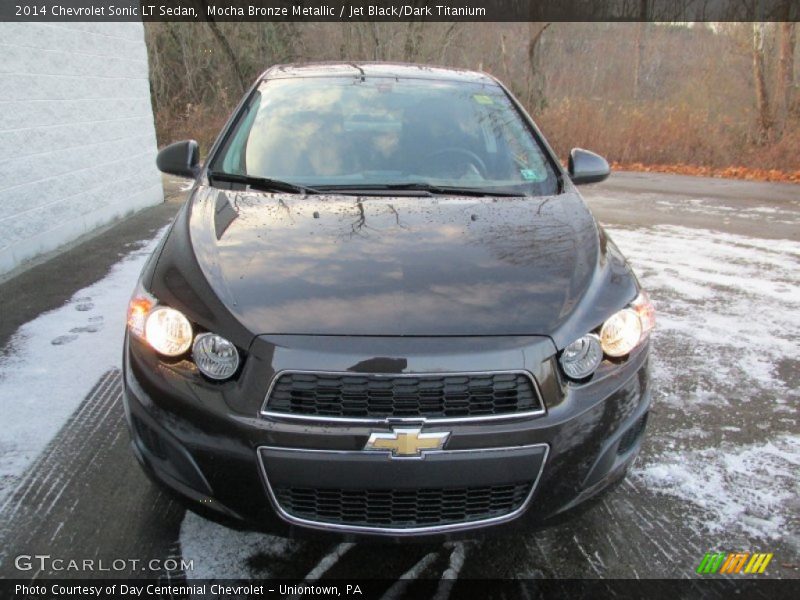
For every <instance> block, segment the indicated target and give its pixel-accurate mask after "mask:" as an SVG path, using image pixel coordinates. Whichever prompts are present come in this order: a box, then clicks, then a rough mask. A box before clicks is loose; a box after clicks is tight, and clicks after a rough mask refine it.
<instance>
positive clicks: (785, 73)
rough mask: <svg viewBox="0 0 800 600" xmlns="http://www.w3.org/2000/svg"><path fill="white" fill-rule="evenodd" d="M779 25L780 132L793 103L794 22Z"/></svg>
mask: <svg viewBox="0 0 800 600" xmlns="http://www.w3.org/2000/svg"><path fill="white" fill-rule="evenodd" d="M780 27H781V41H780V47H781V49H780V55H779V58H778V126H779V127H780V130H781V132H782V131H783V129H784V127H785V126H786V119H787V118H788V116H789V112H790V111H791V110H792V107H793V104H794V94H795V83H794V49H795V24H794V23H789V22H784V23H781V24H780Z"/></svg>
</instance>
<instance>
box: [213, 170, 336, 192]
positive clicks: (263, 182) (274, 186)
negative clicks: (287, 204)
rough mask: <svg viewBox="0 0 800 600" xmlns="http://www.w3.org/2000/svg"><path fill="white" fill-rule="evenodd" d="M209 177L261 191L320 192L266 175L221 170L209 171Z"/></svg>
mask: <svg viewBox="0 0 800 600" xmlns="http://www.w3.org/2000/svg"><path fill="white" fill-rule="evenodd" d="M208 175H209V177H211V180H212V181H215V180H216V181H227V182H229V183H241V184H244V185H247V186H250V187H251V188H253V189H255V190H261V191H262V192H287V193H289V194H320V193H321V192H320V191H319V190H317V189H314V188H311V187H306V186H304V185H297V184H296V183H289V182H288V181H281V180H279V179H269V178H267V177H253V176H252V175H237V174H235V173H224V172H222V171H210V172H209V174H208Z"/></svg>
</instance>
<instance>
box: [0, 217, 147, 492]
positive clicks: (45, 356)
mask: <svg viewBox="0 0 800 600" xmlns="http://www.w3.org/2000/svg"><path fill="white" fill-rule="evenodd" d="M162 233H163V232H162ZM160 237H161V233H160V234H159V235H158V236H157V237H156V238H155V239H153V240H149V241H143V242H140V243H137V244H135V245H134V246H135V248H134V249H133V250H132V251H131V252H130V253H129V254H128V255H127V256H125V257H124V258H123V259H122V260H120V261H119V262H118V263H117V264H116V265H115V266H114V267H113V268H112V269H111V270H110V272H109V273H108V275H107V276H106V277H104V278H103V279H102V280H100V281H98V282H97V283H95V284H93V285H91V286H89V287H87V288H84V289H82V290H80V291H79V292H77V293H76V294H75V295H74V296H73V297H72V298H70V299H69V300H68V301H67V302H66V304H64V306H62V307H60V308H57V309H55V310H52V311H50V312H47V313H44V314H42V315H39V316H38V317H37V318H36V319H34V320H33V321H30V322H29V323H26V324H25V325H23V326H22V327H20V329H19V330H18V331H17V332H16V333H15V334H14V336H13V337H12V338H11V340H10V341H9V345H8V346H7V347H6V349H5V352H4V353H3V354H2V355H0V412H1V413H2V415H3V427H0V504H1V503H2V501H3V499H4V498H5V497H6V496H7V495H8V493H9V492H10V491H11V490H12V489H13V488H14V486H15V485H16V482H17V481H18V480H19V478H20V476H21V475H22V474H23V473H24V472H25V469H26V468H27V467H28V466H29V465H30V464H31V463H32V462H33V460H34V459H35V458H36V457H37V456H38V455H39V454H40V453H41V452H42V450H43V449H44V447H45V446H46V445H47V443H48V442H49V441H50V440H51V439H52V438H53V437H54V436H55V435H56V433H58V430H59V429H60V428H61V426H62V425H63V424H64V423H65V422H66V421H67V419H68V418H69V416H70V415H71V414H72V413H73V412H74V411H75V409H76V408H77V407H78V405H79V404H80V403H81V401H82V400H83V399H84V398H85V397H86V395H87V394H88V393H89V392H90V391H91V389H92V387H93V386H94V385H95V383H97V381H98V380H99V379H100V377H101V376H102V375H103V374H104V373H105V372H107V371H108V370H109V369H112V368H118V367H120V362H121V359H122V340H123V336H124V333H125V319H126V310H127V305H128V300H129V299H130V295H131V293H132V291H133V286H134V284H135V283H136V280H137V278H138V276H139V272H140V271H141V269H142V267H143V266H144V262H145V260H146V258H147V256H149V255H150V253H151V252H152V251H153V249H154V248H155V245H156V243H157V240H158V239H160Z"/></svg>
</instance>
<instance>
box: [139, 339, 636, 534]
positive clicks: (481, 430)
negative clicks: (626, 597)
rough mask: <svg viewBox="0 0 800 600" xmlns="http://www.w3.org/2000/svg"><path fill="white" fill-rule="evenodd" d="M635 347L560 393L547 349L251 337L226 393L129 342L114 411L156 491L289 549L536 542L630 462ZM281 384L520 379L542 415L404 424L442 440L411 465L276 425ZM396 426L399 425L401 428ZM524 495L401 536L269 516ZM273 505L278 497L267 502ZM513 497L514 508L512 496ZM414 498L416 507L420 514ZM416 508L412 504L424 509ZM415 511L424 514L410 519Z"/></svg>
mask: <svg viewBox="0 0 800 600" xmlns="http://www.w3.org/2000/svg"><path fill="white" fill-rule="evenodd" d="M647 356H648V346H647V344H645V345H644V346H643V347H641V348H639V349H638V350H637V351H636V352H635V353H634V354H632V355H631V356H629V357H628V358H627V359H626V360H625V361H622V362H621V363H619V364H613V365H612V364H604V365H603V366H602V367H601V368H600V369H599V370H598V372H597V373H596V374H595V376H594V378H593V379H592V381H590V382H589V383H585V384H582V385H574V384H567V383H566V382H565V381H563V380H562V378H561V377H560V375H559V372H558V369H557V364H556V359H555V348H554V346H553V344H552V342H551V341H550V340H549V338H544V337H535V336H525V337H497V338H493V337H481V338H359V337H335V336H334V337H323V338H319V337H313V336H261V337H259V338H257V339H256V341H255V342H254V343H253V345H252V347H251V348H250V349H249V352H248V356H247V357H246V359H245V361H244V366H243V369H242V371H241V373H240V374H239V376H238V377H237V378H236V380H233V381H229V382H224V383H216V382H210V381H208V380H206V379H204V378H203V377H202V376H201V375H200V374H199V373H198V372H197V370H196V368H195V367H194V365H193V364H192V363H191V362H189V361H177V362H173V363H167V362H164V361H163V360H161V359H159V358H158V357H156V356H155V355H154V354H153V352H152V351H150V349H149V348H148V347H146V346H145V345H143V344H142V343H140V342H139V341H138V340H135V339H128V340H126V344H125V356H124V386H125V407H126V414H127V417H128V422H129V424H130V426H131V432H132V438H133V446H134V451H135V453H136V455H137V457H138V458H139V460H140V462H141V463H142V464H143V466H144V467H145V469H146V470H147V471H148V473H150V475H151V476H153V477H154V478H155V479H156V480H158V481H159V482H161V483H162V484H165V485H166V486H168V487H169V488H171V489H173V490H175V491H177V492H179V493H180V494H181V495H182V496H184V497H187V498H189V499H190V500H192V501H193V502H195V503H196V505H197V506H198V507H200V508H202V509H205V511H206V512H207V513H208V512H209V511H210V512H212V513H216V514H218V515H220V516H224V517H227V518H232V519H235V520H237V521H241V522H243V525H244V526H246V527H250V528H255V529H261V530H265V531H269V532H272V533H277V534H279V535H286V536H294V535H300V534H302V533H303V532H305V531H309V530H316V531H317V532H330V533H334V534H337V535H339V536H341V535H345V536H346V537H353V538H356V537H384V538H385V537H394V538H403V537H409V536H413V537H414V538H430V539H440V538H442V537H453V536H457V537H461V536H463V535H464V532H466V534H467V535H470V536H474V535H476V534H477V533H478V530H483V529H486V528H488V527H489V526H492V529H493V530H501V529H502V528H504V527H511V526H512V523H513V527H514V528H518V527H519V526H524V527H538V526H543V525H546V524H547V523H548V521H550V520H552V519H554V518H555V517H557V516H560V515H562V514H563V513H565V512H566V511H568V510H570V509H572V508H574V507H576V506H577V505H579V504H581V503H583V502H584V501H585V500H587V499H589V498H591V497H592V496H595V495H597V494H598V493H600V492H601V491H603V490H604V489H606V488H607V487H608V486H609V485H610V484H611V483H613V482H615V481H616V480H618V479H619V478H620V477H621V476H622V475H623V474H624V472H625V470H626V469H627V466H628V465H629V464H630V462H631V461H632V460H633V458H634V457H635V455H636V454H637V452H638V450H639V447H640V444H641V434H642V430H643V428H644V420H645V419H646V414H647V411H648V409H649V403H650V393H649V379H648V371H647ZM286 370H307V371H325V372H330V371H334V372H350V373H352V372H358V373H452V372H499V371H509V370H516V371H524V372H527V373H529V374H530V375H531V376H532V377H533V379H534V381H535V382H536V384H537V388H538V392H539V394H540V395H541V398H542V400H543V402H544V405H545V411H544V414H536V415H532V416H531V415H528V416H522V417H516V416H511V417H505V418H500V419H481V418H475V419H466V420H460V421H456V422H435V421H431V422H423V421H422V420H419V419H417V420H412V421H414V424H415V425H416V426H418V427H419V428H420V429H421V430H422V431H424V432H448V433H449V437H448V439H447V444H446V446H445V447H444V448H443V449H442V450H439V451H436V452H430V453H427V454H425V455H424V458H417V459H405V458H404V459H391V458H389V456H388V455H387V454H381V453H374V452H365V451H364V446H365V444H366V442H367V440H368V439H369V437H370V435H371V434H372V433H375V432H392V431H393V428H394V427H396V426H397V422H396V421H395V420H385V421H383V422H347V421H318V420H307V419H294V418H282V417H280V416H279V415H272V414H269V412H268V411H267V413H266V414H265V413H264V412H263V409H264V400H265V398H266V397H267V393H268V390H269V387H270V383H271V382H272V380H273V379H274V378H275V376H276V374H277V373H280V372H283V371H286ZM404 425H408V423H407V422H406V423H404ZM519 481H526V482H529V484H530V485H529V486H528V487H527V488H526V489H525V490H524V494H522V495H518V497H516V500H515V502H514V503H509V504H508V510H506V511H504V512H503V513H502V514H496V515H493V514H488V516H486V518H478V519H473V520H469V519H465V520H464V521H460V522H446V523H444V524H440V523H435V522H432V523H430V524H424V525H421V526H414V527H399V528H398V527H391V526H386V525H381V526H377V527H376V526H368V525H363V524H362V525H352V524H348V523H347V519H346V515H345V517H344V518H343V517H342V515H338V522H337V521H336V520H335V519H334V520H329V519H326V520H319V519H309V518H307V516H304V515H303V514H302V511H300V512H298V511H296V510H294V509H290V508H287V506H286V505H284V504H282V501H281V498H282V497H283V496H281V494H280V493H276V490H278V489H290V488H291V489H303V490H315V489H325V490H327V489H330V488H344V489H345V491H344V492H343V493H345V494H346V493H347V490H348V489H360V488H367V487H369V488H380V489H386V490H389V489H392V490H394V489H397V490H399V493H401V494H410V493H412V491H413V490H414V489H422V490H430V489H433V488H439V487H441V488H448V489H449V488H453V487H462V488H464V489H478V488H480V487H481V486H483V487H486V488H487V489H488V487H491V486H498V485H499V486H502V485H504V484H506V483H510V482H519ZM279 496H281V498H279ZM523 496H524V497H523ZM424 498H425V496H423V500H424ZM423 505H424V503H423ZM422 510H423V512H424V506H423V509H422Z"/></svg>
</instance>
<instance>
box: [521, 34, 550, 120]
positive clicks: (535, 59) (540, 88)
mask: <svg viewBox="0 0 800 600" xmlns="http://www.w3.org/2000/svg"><path fill="white" fill-rule="evenodd" d="M548 27H550V23H547V22H542V21H535V22H531V24H530V37H529V38H528V85H527V89H526V93H525V102H526V104H527V105H528V106H529V107H531V108H534V107H535V108H538V109H541V108H543V107H544V106H545V105H546V104H547V100H546V98H545V89H544V86H545V76H544V69H543V68H542V64H541V57H540V52H539V48H540V45H541V42H542V34H544V32H545V31H546V30H547V28H548Z"/></svg>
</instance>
